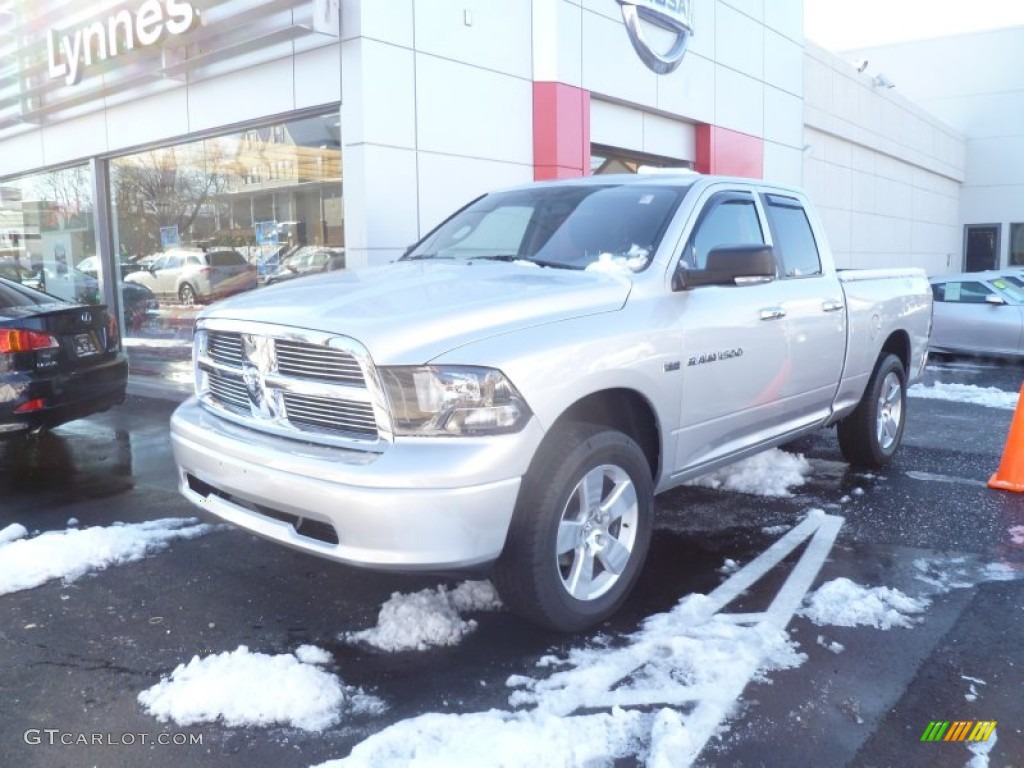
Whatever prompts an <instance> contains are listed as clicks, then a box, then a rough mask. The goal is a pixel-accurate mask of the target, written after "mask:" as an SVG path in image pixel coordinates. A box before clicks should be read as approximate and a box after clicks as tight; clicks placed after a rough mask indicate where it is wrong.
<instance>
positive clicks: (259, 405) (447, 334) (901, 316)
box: [171, 174, 932, 631]
mask: <svg viewBox="0 0 1024 768" xmlns="http://www.w3.org/2000/svg"><path fill="white" fill-rule="evenodd" d="M931 307H932V295H931V291H930V290H929V286H928V281H927V279H926V277H925V274H924V272H923V271H922V270H920V269H912V268H906V269H891V270H869V271H864V270H847V271H843V272H837V270H836V267H835V264H834V262H833V258H832V252H831V250H830V249H829V245H828V241H827V239H826V238H825V233H824V229H823V227H822V225H821V223H820V221H819V219H818V216H817V215H816V212H815V211H814V209H813V207H812V205H811V203H810V201H809V199H808V198H807V196H806V195H805V194H804V193H802V192H801V191H800V190H798V189H794V188H792V187H785V186H780V185H774V184H769V183H763V182H760V181H753V180H750V179H734V178H723V177H714V176H700V175H696V174H688V175H671V176H670V175H660V174H659V175H657V176H655V175H629V176H627V175H622V176H593V177H589V178H584V179H572V180H563V181H558V182H547V183H538V184H530V185H526V186H522V187H518V188H515V189H510V190H506V191H504V192H495V193H493V194H489V195H485V196H483V197H481V198H479V199H478V200H476V201H475V202H473V203H472V204H470V205H468V206H466V207H465V208H463V209H462V210H461V211H459V212H458V213H456V214H454V215H453V216H452V217H451V218H449V219H448V220H447V221H445V222H443V223H442V224H440V225H439V226H438V227H437V228H436V229H435V230H433V231H432V232H430V233H429V234H427V235H426V236H425V237H424V238H423V240H422V241H420V242H419V243H418V244H416V245H415V246H414V247H413V248H412V249H410V251H409V252H408V253H407V255H406V256H404V257H403V258H402V259H400V260H399V261H397V262H396V263H393V264H387V265H382V266H380V267H374V268H369V269H357V270H344V271H340V272H335V273H333V274H330V275H324V276H322V277H320V278H318V279H315V280H314V279H308V280H294V281H292V282H290V283H286V284H284V285H280V286H278V287H276V288H273V289H269V290H264V291H256V292H253V293H249V294H246V295H244V296H236V297H234V298H231V299H228V300H227V301H224V302H220V303H218V304H217V305H215V306H213V307H209V308H207V309H206V310H204V311H203V312H202V314H200V316H199V318H198V319H197V322H196V333H195V341H194V364H195V390H196V393H197V397H194V398H191V399H190V400H188V401H186V402H185V403H183V404H182V405H181V406H180V407H179V408H178V409H177V410H176V411H175V413H174V415H173V416H172V419H171V442H172V445H173V448H174V455H175V459H176V461H177V464H178V467H179V474H178V477H179V488H180V490H181V492H182V494H183V495H184V496H185V497H186V498H187V499H189V500H190V501H191V502H193V503H194V504H195V505H196V506H197V507H198V508H199V509H201V510H204V511H205V512H209V513H212V514H214V515H217V516H219V517H221V518H223V519H224V520H227V521H229V522H231V523H233V524H235V525H238V526H241V527H242V528H244V529H246V530H249V531H251V532H254V533H257V534H259V535H261V536H264V537H267V538H269V539H272V540H275V541H277V542H279V543H281V544H284V545H287V546H290V547H294V548H296V549H300V550H303V551H305V552H307V553H310V554H316V555H319V556H322V557H327V558H331V559H333V560H335V561H338V562H343V563H348V564H353V565H361V566H364V567H369V568H380V569H390V570H399V569H404V570H410V571H414V570H423V569H436V570H452V569H457V568H474V567H486V566H489V567H490V568H491V572H492V574H493V576H494V578H495V583H496V586H497V588H498V591H499V593H500V594H501V596H502V599H503V601H504V602H505V604H506V605H507V606H508V607H509V608H510V609H511V610H513V611H515V612H517V613H519V614H520V615H522V616H525V617H528V618H530V619H532V620H534V621H536V622H538V623H540V624H542V625H545V626H548V627H552V628H556V629H560V630H569V631H575V630H579V629H583V628H585V627H590V626H593V625H594V624H596V623H599V622H601V621H603V620H604V619H605V618H607V617H608V616H610V615H611V614H612V612H614V611H615V610H616V609H617V608H618V607H619V606H620V605H621V604H622V602H623V601H624V600H625V599H626V597H627V595H628V593H629V591H630V589H631V588H632V586H633V585H634V584H635V583H636V580H637V577H638V576H639V574H640V570H641V568H642V567H643V563H644V559H645V557H646V555H647V549H648V544H649V542H650V538H651V532H652V530H653V528H654V511H655V505H654V494H655V493H658V492H661V491H665V490H668V489H670V488H673V487H676V486H678V485H680V484H682V483H684V482H685V481H687V480H690V479H693V478H695V477H699V476H701V475H704V474H706V473H708V472H711V471H714V470H715V469H718V468H719V467H722V466H724V465H726V464H729V463H731V462H734V461H736V460H738V459H741V458H744V457H746V456H750V455H752V454H754V453H756V452H758V451H761V450H764V449H767V448H771V447H773V446H777V445H781V444H784V443H787V442H790V441H792V440H793V439H794V438H796V437H799V436H801V435H803V434H806V433H809V432H810V431H812V430H816V429H819V428H822V427H829V426H835V427H836V429H837V435H838V442H839V448H840V450H841V451H842V454H843V456H844V457H845V458H846V459H847V460H848V461H849V462H851V463H852V464H855V465H858V466H865V467H877V466H880V465H882V464H884V463H885V462H887V461H888V460H889V459H890V458H891V457H892V456H893V455H894V454H895V452H896V451H897V449H898V447H899V445H900V441H901V438H902V434H903V428H904V424H905V420H906V404H907V400H906V392H907V387H908V385H909V384H910V383H912V382H914V381H916V380H917V379H918V378H919V377H920V376H921V373H922V371H923V370H924V366H925V361H926V359H927V344H928V329H929V325H930V321H931Z"/></svg>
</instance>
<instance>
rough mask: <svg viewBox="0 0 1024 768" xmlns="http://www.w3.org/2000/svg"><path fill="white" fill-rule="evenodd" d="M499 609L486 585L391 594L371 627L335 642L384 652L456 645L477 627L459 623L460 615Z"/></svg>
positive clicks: (497, 600) (464, 621)
mask: <svg viewBox="0 0 1024 768" xmlns="http://www.w3.org/2000/svg"><path fill="white" fill-rule="evenodd" d="M501 607H502V606H501V599H500V598H499V597H498V592H497V590H495V588H494V586H493V585H492V584H491V583H490V582H489V581H465V582H463V583H461V584H459V585H458V586H457V587H455V588H454V589H452V590H450V591H449V590H448V589H447V588H446V587H444V586H443V585H441V586H438V587H436V588H434V589H422V590H420V591H419V592H414V593H412V594H408V595H406V594H402V593H401V592H395V593H394V594H392V595H391V599H390V600H388V601H387V602H386V603H384V605H383V606H381V609H380V615H379V617H378V618H377V625H376V626H375V627H371V628H370V629H364V630H361V631H359V632H345V633H343V634H342V635H340V636H339V639H340V640H344V641H345V642H347V643H367V644H369V645H372V646H374V647H376V648H380V649H381V650H385V651H411V650H417V651H423V650H426V649H427V648H430V647H433V646H440V645H457V644H458V643H459V642H460V641H461V640H462V638H463V637H465V636H466V635H467V634H469V633H470V632H472V631H473V630H474V629H476V626H477V623H476V620H475V619H463V618H462V615H461V614H463V613H468V612H470V611H496V610H499V609H500V608H501Z"/></svg>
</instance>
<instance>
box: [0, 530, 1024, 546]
mask: <svg viewBox="0 0 1024 768" xmlns="http://www.w3.org/2000/svg"><path fill="white" fill-rule="evenodd" d="M3 534H4V532H3V531H0V538H2V537H3ZM1010 540H1011V541H1013V543H1014V544H1021V545H1024V525H1015V526H1013V528H1011V529H1010Z"/></svg>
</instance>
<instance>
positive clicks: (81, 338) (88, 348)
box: [72, 333, 100, 357]
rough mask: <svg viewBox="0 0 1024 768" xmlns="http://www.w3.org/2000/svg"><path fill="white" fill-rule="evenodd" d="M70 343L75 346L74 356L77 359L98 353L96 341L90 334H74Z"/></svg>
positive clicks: (98, 348)
mask: <svg viewBox="0 0 1024 768" xmlns="http://www.w3.org/2000/svg"><path fill="white" fill-rule="evenodd" d="M72 341H73V342H74V345H75V355H76V356H78V357H88V356H89V355H98V354H99V353H100V347H99V344H97V343H96V339H95V338H94V337H93V335H92V334H91V333H76V334H75V335H74V336H73V337H72Z"/></svg>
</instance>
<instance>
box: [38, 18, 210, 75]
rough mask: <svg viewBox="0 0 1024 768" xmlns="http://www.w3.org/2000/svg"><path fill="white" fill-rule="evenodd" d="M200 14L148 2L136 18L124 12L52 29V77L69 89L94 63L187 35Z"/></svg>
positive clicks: (49, 49) (49, 41)
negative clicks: (60, 29)
mask: <svg viewBox="0 0 1024 768" xmlns="http://www.w3.org/2000/svg"><path fill="white" fill-rule="evenodd" d="M198 20H199V13H198V12H197V11H196V10H195V8H193V7H192V5H191V4H190V3H188V2H183V1H182V0H164V2H163V3H161V2H160V0H145V2H144V3H142V4H141V5H140V6H139V7H138V9H137V10H136V11H135V13H134V14H133V13H132V12H131V11H129V10H128V9H126V8H125V9H122V10H120V11H118V12H117V13H115V14H114V15H113V16H111V17H110V18H109V19H107V21H106V23H104V22H102V21H94V22H92V23H90V24H86V25H84V26H82V27H79V28H78V29H74V30H68V31H67V32H64V33H63V34H60V33H58V32H57V30H55V29H51V30H50V31H49V33H48V34H47V36H46V54H47V64H48V68H49V73H50V77H51V78H53V79H57V78H58V77H63V78H64V82H65V83H67V84H68V85H74V84H75V83H77V82H78V81H79V80H81V79H82V70H83V68H84V67H88V66H89V65H91V64H92V63H93V62H94V61H106V60H107V59H112V58H114V57H115V56H119V55H120V54H122V53H125V52H126V51H130V50H132V49H134V48H142V47H146V46H150V45H155V44H156V43H158V42H160V40H162V39H163V37H164V35H181V34H184V33H185V32H188V31H189V30H190V29H191V28H192V27H193V26H194V25H195V23H196V22H197V21H198Z"/></svg>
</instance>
